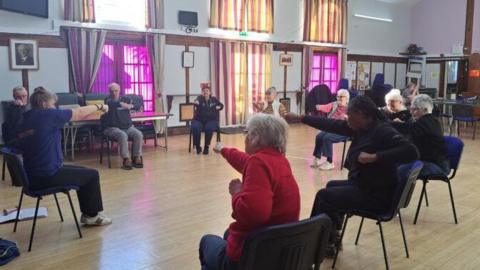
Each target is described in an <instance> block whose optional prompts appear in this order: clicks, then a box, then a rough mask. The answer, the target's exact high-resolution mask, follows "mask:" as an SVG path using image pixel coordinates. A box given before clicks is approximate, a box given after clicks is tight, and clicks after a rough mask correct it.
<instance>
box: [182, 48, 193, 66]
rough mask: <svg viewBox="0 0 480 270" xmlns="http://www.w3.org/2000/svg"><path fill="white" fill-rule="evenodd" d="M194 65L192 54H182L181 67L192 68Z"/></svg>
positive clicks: (185, 52)
mask: <svg viewBox="0 0 480 270" xmlns="http://www.w3.org/2000/svg"><path fill="white" fill-rule="evenodd" d="M194 64H195V54H194V53H193V52H187V51H184V52H182V67H184V68H193V66H194Z"/></svg>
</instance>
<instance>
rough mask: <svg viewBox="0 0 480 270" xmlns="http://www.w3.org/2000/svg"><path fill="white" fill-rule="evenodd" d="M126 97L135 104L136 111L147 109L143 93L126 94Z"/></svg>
mask: <svg viewBox="0 0 480 270" xmlns="http://www.w3.org/2000/svg"><path fill="white" fill-rule="evenodd" d="M125 97H126V98H128V99H130V100H131V101H132V104H133V105H134V106H135V108H138V109H135V110H134V111H135V112H143V111H144V110H145V108H144V106H143V97H142V96H141V95H125Z"/></svg>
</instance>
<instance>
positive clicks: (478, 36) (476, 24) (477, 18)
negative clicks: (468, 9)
mask: <svg viewBox="0 0 480 270" xmlns="http://www.w3.org/2000/svg"><path fill="white" fill-rule="evenodd" d="M473 16H474V17H473V44H472V49H473V50H472V51H473V52H478V53H480V0H475V14H474V15H473Z"/></svg>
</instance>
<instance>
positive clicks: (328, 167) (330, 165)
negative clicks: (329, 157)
mask: <svg viewBox="0 0 480 270" xmlns="http://www.w3.org/2000/svg"><path fill="white" fill-rule="evenodd" d="M334 168H335V165H333V163H330V162H328V161H325V162H324V163H323V164H322V165H320V167H319V169H320V170H322V171H329V170H333V169H334Z"/></svg>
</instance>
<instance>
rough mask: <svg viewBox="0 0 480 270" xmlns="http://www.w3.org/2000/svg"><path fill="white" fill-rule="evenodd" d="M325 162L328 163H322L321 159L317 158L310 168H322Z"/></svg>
mask: <svg viewBox="0 0 480 270" xmlns="http://www.w3.org/2000/svg"><path fill="white" fill-rule="evenodd" d="M325 162H326V161H324V162H322V161H321V159H319V158H315V159H314V160H313V163H312V165H310V168H318V167H320V166H322V164H323V163H325Z"/></svg>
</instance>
